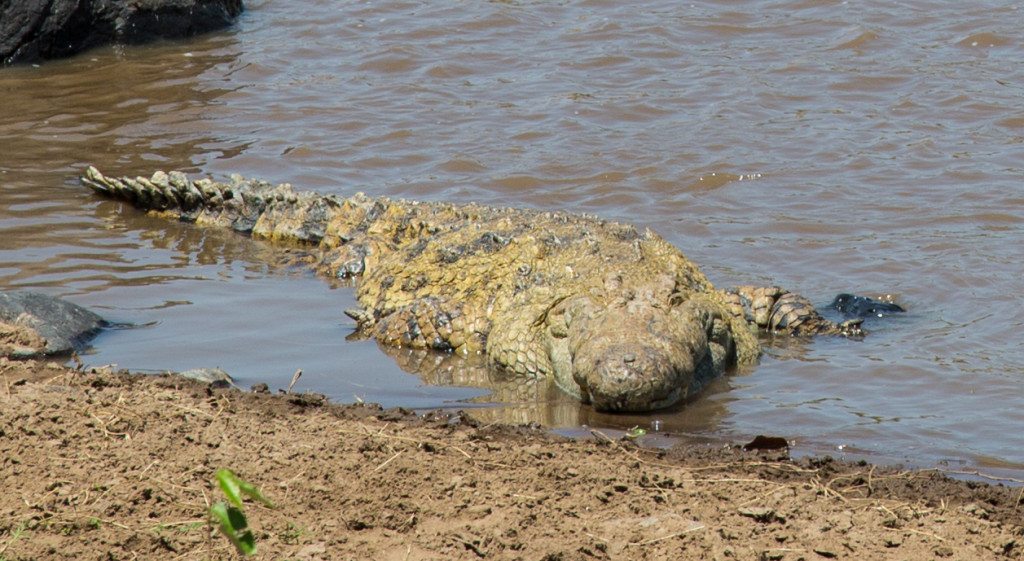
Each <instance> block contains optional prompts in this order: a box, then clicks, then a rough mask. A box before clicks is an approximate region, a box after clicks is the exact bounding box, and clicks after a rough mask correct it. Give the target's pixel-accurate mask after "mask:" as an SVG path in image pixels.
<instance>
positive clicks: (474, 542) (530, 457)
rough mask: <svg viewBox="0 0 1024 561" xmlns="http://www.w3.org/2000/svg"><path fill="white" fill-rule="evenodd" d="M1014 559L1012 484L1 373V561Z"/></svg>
mask: <svg viewBox="0 0 1024 561" xmlns="http://www.w3.org/2000/svg"><path fill="white" fill-rule="evenodd" d="M222 467H224V468H229V469H231V470H234V471H235V472H236V473H237V474H239V475H240V476H241V477H242V478H244V479H246V480H248V481H250V482H252V483H254V484H255V485H257V486H259V487H260V488H262V490H263V492H264V493H265V494H266V495H267V496H268V497H269V498H270V499H271V500H272V501H274V502H275V503H276V508H274V509H269V508H266V507H263V506H260V505H258V504H255V503H252V504H248V505H247V506H246V509H247V514H248V516H249V522H250V524H251V526H252V527H253V528H254V529H255V532H256V539H257V544H258V547H259V550H258V552H257V555H256V556H255V557H254V558H256V559H391V560H419V559H524V560H536V561H540V560H577V559H578V560H590V559H719V560H726V559H750V560H767V559H773V560H782V559H789V560H798V559H805V560H821V559H910V560H912V559H963V560H974V559H1020V558H1021V557H1022V553H1021V551H1022V550H1024V534H1022V526H1021V520H1022V518H1021V513H1022V511H1021V509H1022V508H1024V505H1022V490H1021V489H1020V488H1014V487H1004V486H1001V485H988V484H982V483H976V482H965V481H956V480H951V479H948V478H946V477H944V476H942V475H941V474H938V473H935V472H930V471H899V470H894V469H888V468H885V469H883V468H880V467H876V466H871V465H859V464H844V463H841V462H837V461H832V460H830V459H827V458H817V459H804V460H801V461H791V460H789V459H787V458H786V457H785V454H784V453H778V452H775V453H768V452H761V453H757V452H743V451H742V450H740V449H738V448H735V447H732V448H718V447H715V448H708V447H706V446H704V447H678V448H676V449H672V450H652V449H646V448H643V447H640V446H637V445H635V444H634V443H633V442H631V441H628V440H616V439H612V438H608V437H606V436H605V435H603V434H602V433H595V436H594V438H593V439H590V440H578V441H573V440H567V439H564V438H561V437H558V436H553V435H551V434H548V433H547V432H545V431H543V430H541V429H537V428H530V427H512V426H498V425H483V424H481V423H479V422H477V421H474V420H473V419H472V418H471V417H467V416H463V415H447V414H433V415H429V414H428V415H426V416H423V415H415V414H412V413H409V412H406V411H402V410H381V409H380V408H378V407H375V406H370V405H349V406H342V405H332V404H329V403H326V402H325V401H324V400H323V399H321V398H320V397H318V396H315V395H290V396H288V395H269V394H256V393H250V392H243V391H238V390H232V389H209V388H207V387H205V386H202V385H200V384H196V383H192V382H189V381H187V380H182V379H180V378H177V377H170V376H134V375H127V374H123V373H115V372H109V371H100V372H79V371H75V370H71V369H67V368H65V367H63V366H61V365H59V364H56V363H52V362H50V363H46V362H34V361H9V360H7V359H0V487H2V489H3V490H4V492H3V493H0V559H4V560H9V561H14V560H27V559H105V560H121V559H231V558H237V554H236V553H235V552H234V549H233V547H232V546H231V545H230V544H229V543H228V541H227V540H226V539H224V538H223V537H222V536H221V535H219V534H218V533H216V532H215V531H212V530H211V527H210V526H209V525H208V523H207V518H206V512H207V509H208V506H209V504H211V502H214V501H217V500H220V499H221V497H220V491H219V490H218V489H217V488H215V487H214V485H213V483H212V477H213V473H214V471H215V470H217V469H218V468H222Z"/></svg>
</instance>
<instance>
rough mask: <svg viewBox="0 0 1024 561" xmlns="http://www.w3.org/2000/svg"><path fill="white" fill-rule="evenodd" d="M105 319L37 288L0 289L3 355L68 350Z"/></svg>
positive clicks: (89, 336) (0, 349) (30, 355)
mask: <svg viewBox="0 0 1024 561" xmlns="http://www.w3.org/2000/svg"><path fill="white" fill-rule="evenodd" d="M104 325H106V323H105V322H104V321H103V318H101V317H100V316H98V315H96V314H94V313H93V312H90V311H89V310H86V309H85V308H83V307H81V306H78V305H76V304H72V303H71V302H68V301H66V300H61V299H60V298H56V297H54V296H48V295H46V294H40V293H38V292H21V291H18V292H0V355H3V356H8V357H10V358H35V357H40V356H44V355H59V354H68V353H70V352H71V351H73V350H75V349H78V348H80V347H81V346H83V345H84V344H85V343H87V342H88V341H89V339H92V337H93V336H94V335H96V333H98V332H99V330H100V329H102V328H103V326H104Z"/></svg>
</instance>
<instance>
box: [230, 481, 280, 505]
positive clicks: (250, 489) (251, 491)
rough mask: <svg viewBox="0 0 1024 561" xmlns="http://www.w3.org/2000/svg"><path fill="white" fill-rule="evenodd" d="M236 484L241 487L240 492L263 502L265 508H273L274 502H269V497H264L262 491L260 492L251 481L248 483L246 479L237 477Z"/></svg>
mask: <svg viewBox="0 0 1024 561" xmlns="http://www.w3.org/2000/svg"><path fill="white" fill-rule="evenodd" d="M238 486H239V487H240V488H241V489H242V492H243V493H245V495H246V496H247V497H249V498H250V499H252V500H254V501H259V502H260V503H263V506H265V507H267V508H274V503H272V502H270V499H268V498H266V497H264V496H263V493H261V492H260V490H259V489H257V488H256V486H255V485H253V484H252V483H249V482H248V481H245V480H243V479H239V480H238Z"/></svg>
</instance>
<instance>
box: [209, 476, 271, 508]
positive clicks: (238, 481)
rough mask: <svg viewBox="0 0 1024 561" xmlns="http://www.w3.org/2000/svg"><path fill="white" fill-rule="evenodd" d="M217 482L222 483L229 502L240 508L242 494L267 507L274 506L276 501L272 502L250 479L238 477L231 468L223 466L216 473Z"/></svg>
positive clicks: (221, 486)
mask: <svg viewBox="0 0 1024 561" xmlns="http://www.w3.org/2000/svg"><path fill="white" fill-rule="evenodd" d="M216 478H217V483H218V484H219V485H220V488H221V490H222V491H224V496H225V497H227V499H228V502H230V503H231V504H233V505H235V506H236V507H238V508H242V495H243V494H244V495H245V496H247V497H249V498H250V499H253V500H255V501H259V502H260V503H262V504H263V505H265V506H266V507H267V508H274V503H272V502H270V499H268V498H266V497H264V496H263V493H261V492H260V490H259V489H258V488H257V487H256V486H255V485H253V484H252V483H249V482H248V481H246V480H244V479H242V478H241V477H238V476H237V475H235V474H234V472H232V471H231V470H229V469H225V468H221V469H218V470H217V473H216Z"/></svg>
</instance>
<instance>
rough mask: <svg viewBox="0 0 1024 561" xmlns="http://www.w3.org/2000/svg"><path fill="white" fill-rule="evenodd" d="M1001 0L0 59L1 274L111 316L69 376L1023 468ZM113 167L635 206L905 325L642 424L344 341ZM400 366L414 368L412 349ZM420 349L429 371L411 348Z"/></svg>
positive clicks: (612, 19)
mask: <svg viewBox="0 0 1024 561" xmlns="http://www.w3.org/2000/svg"><path fill="white" fill-rule="evenodd" d="M1021 23H1022V18H1021V8H1020V7H1019V6H1017V5H1006V4H1005V3H996V2H988V1H983V2H976V3H972V4H970V5H969V6H968V5H962V4H951V3H950V4H946V5H942V4H939V5H936V4H935V3H924V2H903V3H889V2H862V3H846V2H802V1H800V2H798V1H777V2H739V3H737V2H729V3H713V2H701V3H687V4H679V3H676V2H647V3H644V6H643V7H642V8H637V7H636V6H618V5H613V4H612V3H604V2H561V3H530V2H525V3H517V2H491V3H487V2H479V3H460V4H457V5H449V4H443V5H433V4H429V3H423V4H421V3H413V2H387V1H385V2H363V3H333V2H313V1H296V2H289V3H287V4H283V3H279V2H277V3H275V2H269V1H254V2H250V3H249V9H248V11H247V12H246V13H245V14H244V16H243V17H242V18H241V19H240V20H239V22H238V23H237V25H236V26H234V27H233V28H232V29H230V30H227V31H225V32H222V33H218V34H214V35H210V36H206V37H203V38H200V39H196V40H193V41H188V42H173V43H161V44H158V45H150V46H143V47H108V48H102V49H98V50H95V51H91V52H89V53H87V54H85V55H82V56H79V57H76V58H73V59H70V60H66V61H56V62H51V63H47V64H45V65H42V66H40V67H32V66H28V67H18V68H7V69H4V70H2V71H0V99H2V100H3V104H2V105H0V185H2V191H0V288H4V289H9V288H32V289H38V290H43V291H45V292H48V293H51V294H56V295H61V296H66V297H68V298H69V299H71V300H73V301H75V302H77V303H79V304H82V305H85V306H89V307H91V308H94V309H96V310H98V311H99V312H100V313H102V314H104V315H105V316H107V317H108V318H110V319H113V320H115V321H125V322H136V323H139V324H150V323H151V324H152V325H151V326H150V327H147V328H143V329H135V330H126V331H112V332H108V333H106V334H104V335H103V336H101V337H100V338H99V339H98V340H97V341H96V344H95V347H94V349H93V350H92V351H91V354H90V355H88V356H87V357H86V359H87V360H88V361H89V362H90V363H93V364H103V363H111V362H112V363H117V364H119V365H121V366H123V367H129V368H134V369H144V370H153V371H159V370H162V369H184V368H192V367H199V366H221V367H223V368H226V369H228V370H229V371H230V372H232V373H233V374H234V375H235V376H236V377H237V378H238V379H239V383H240V384H241V385H243V386H247V385H249V384H251V383H255V382H258V381H266V382H268V383H270V384H271V385H272V386H274V387H282V386H284V385H286V384H287V381H288V380H289V379H290V378H291V375H292V373H293V372H294V370H295V369H296V368H302V369H303V372H304V374H303V378H302V380H301V382H300V384H299V388H300V389H308V390H315V391H321V392H325V393H328V394H330V395H332V396H333V397H336V398H337V399H339V400H344V401H350V400H352V399H355V398H360V399H366V400H372V401H379V402H382V403H384V404H386V405H404V406H410V407H423V408H429V407H437V406H445V407H463V406H464V407H474V408H477V409H478V410H479V412H480V414H481V415H483V416H489V417H493V418H499V419H505V420H514V421H540V422H544V423H546V424H549V425H551V426H556V427H563V428H567V430H572V427H576V426H578V425H579V424H580V423H587V424H590V425H594V426H601V427H620V428H624V427H629V426H632V425H634V424H641V425H649V424H650V423H651V422H652V421H653V420H657V421H658V422H659V423H660V425H659V426H660V427H661V430H668V431H672V432H676V433H683V434H689V435H694V436H697V437H702V438H712V439H718V438H723V439H744V438H747V437H749V436H751V435H753V434H756V433H759V432H764V431H770V432H772V433H776V434H781V435H785V436H787V437H789V438H792V439H795V440H796V442H797V444H798V449H799V450H802V451H809V452H819V453H820V452H827V453H833V454H849V455H851V456H858V457H859V456H866V457H868V458H871V459H875V460H877V461H886V462H907V463H912V464H915V465H937V466H944V467H947V468H949V469H958V470H959V469H963V470H981V471H985V472H988V473H993V472H999V473H1003V474H1011V475H1015V476H1017V477H1021V476H1024V437H1022V436H1021V434H1022V431H1021V427H1022V424H1024V413H1022V411H1024V395H1022V392H1021V389H1020V388H1021V387H1022V382H1024V366H1022V365H1024V350H1022V345H1021V344H1020V343H1021V336H1020V333H1021V328H1022V326H1024V305H1022V303H1021V297H1020V294H1021V293H1024V280H1022V278H1021V268H1020V265H1019V263H1020V261H1021V252H1020V249H1019V248H1020V247H1021V246H1022V238H1024V235H1022V225H1024V211H1022V206H1024V194H1022V187H1021V186H1022V179H1024V173H1022V171H1024V164H1022V162H1024V105H1022V103H1021V100H1022V99H1024V67H1022V66H1021V65H1020V64H1019V61H1020V60H1021V57H1022V55H1024V49H1022V43H1021V40H1020V34H1019V29H1020V25H1021ZM87 163H92V164H95V165H96V166H97V167H99V168H100V169H101V170H103V171H104V172H106V173H114V174H131V175H138V174H146V175H148V174H149V173H150V172H151V171H152V170H153V169H158V168H159V169H182V170H186V171H189V172H195V173H203V174H212V175H215V176H223V175H225V174H228V173H235V172H237V173H242V174H244V175H249V176H260V177H263V178H266V179H268V180H272V181H287V182H291V183H292V184H294V185H296V186H297V187H301V188H307V189H316V190H319V191H323V192H330V193H337V194H341V195H345V194H351V193H354V192H356V191H364V192H366V193H368V194H371V195H388V196H392V197H406V198H416V199H427V200H445V201H455V202H459V201H476V202H481V203H485V204H492V205H511V206H518V207H533V208H545V209H563V210H572V211H585V212H591V213H596V214H599V215H601V216H603V217H607V218H612V219H618V220H624V221H629V222H633V223H635V224H637V225H639V226H641V227H650V228H652V229H654V230H655V231H657V232H658V233H660V234H661V235H662V236H664V237H665V238H667V239H668V240H669V241H671V242H672V243H674V244H676V245H677V246H679V247H680V248H681V249H682V250H683V251H684V252H685V253H686V254H687V255H688V256H689V257H690V258H692V259H694V260H695V261H698V262H699V263H701V264H702V266H703V267H704V269H705V271H706V272H707V273H708V275H709V276H710V277H711V278H712V280H713V281H714V282H715V283H716V284H719V285H723V286H728V285H731V284H738V283H752V284H753V283H761V284H779V285H782V286H785V287H787V288H789V289H791V290H794V291H797V292H800V293H802V294H805V295H808V296H809V297H811V298H812V299H814V300H816V301H818V302H821V303H825V302H827V301H829V300H830V299H831V297H832V296H833V295H834V294H836V293H838V292H844V291H857V292H862V293H868V294H872V293H891V294H895V295H896V297H897V298H898V300H899V301H900V302H901V303H903V304H904V305H906V306H907V307H908V308H909V309H910V312H909V313H908V314H907V315H906V316H904V317H900V318H895V319H893V320H889V321H886V322H875V323H874V324H872V325H871V326H870V327H871V330H872V333H871V335H870V337H868V338H867V339H865V340H864V341H862V342H852V341H846V340H840V339H819V340H817V341H814V342H812V343H810V344H791V345H782V346H777V347H774V348H772V349H770V350H769V352H768V353H767V355H766V356H765V357H764V358H763V360H762V361H761V364H760V365H759V366H758V368H756V369H754V370H752V371H750V372H743V373H738V374H737V375H735V376H732V377H729V378H727V379H724V380H721V381H719V382H718V383H716V384H715V385H714V386H713V387H712V388H709V391H708V392H706V393H705V394H704V395H703V396H702V397H701V398H700V399H698V400H697V401H695V402H693V403H690V404H688V405H687V406H685V407H683V408H680V409H679V410H678V411H674V412H665V413H659V414H657V415H654V416H638V417H628V416H627V417H613V416H603V415H594V414H592V413H591V412H590V411H589V410H587V409H586V408H581V407H579V406H576V405H574V404H572V403H571V402H568V401H566V400H564V399H561V398H559V397H558V396H557V395H549V394H547V393H543V392H542V394H541V395H539V396H537V395H535V396H533V400H526V399H525V398H524V399H523V400H522V401H521V402H518V403H514V404H510V405H506V406H503V407H497V408H483V407H482V405H481V401H484V402H485V401H487V400H488V398H487V397H486V395H487V391H486V390H483V389H479V388H476V389H474V388H466V387H461V386H458V385H435V384H434V383H427V382H439V383H442V384H444V383H447V384H462V383H466V380H464V379H456V378H452V377H451V376H449V377H447V378H446V377H445V375H443V374H439V373H443V372H445V370H444V368H443V365H442V366H436V365H435V366H434V367H431V368H432V369H431V373H429V374H425V375H424V376H423V377H422V378H421V377H418V376H415V375H412V374H409V373H407V372H405V371H404V370H403V369H402V366H405V367H407V368H409V367H410V365H411V364H413V363H414V361H413V360H406V359H402V358H401V357H398V360H396V359H395V358H393V357H391V356H389V355H387V354H385V353H383V352H381V350H380V349H378V348H377V347H376V345H375V344H373V343H372V342H367V341H356V342H351V341H349V342H347V341H345V336H346V335H347V334H348V333H349V332H350V330H351V328H352V324H351V322H350V321H349V320H348V319H347V318H346V317H345V316H344V315H343V314H342V313H341V311H342V310H343V309H344V308H345V307H347V306H351V305H352V293H351V290H350V289H348V288H346V287H343V286H330V285H329V284H328V283H327V282H324V281H322V280H320V279H317V278H314V277H312V276H311V275H309V274H308V273H307V272H304V271H302V270H301V269H297V268H289V267H281V266H277V265H275V263H277V262H278V259H277V258H278V257H279V253H278V252H277V250H274V249H270V248H267V247H265V246H263V245H262V244H260V243H256V242H252V241H250V240H247V239H244V238H241V237H239V236H236V235H234V234H231V233H225V232H214V231H206V230H201V229H196V228H193V227H191V226H188V225H183V224H173V223H170V224H169V223H165V222H161V221H159V220H154V219H151V218H148V217H145V216H140V215H139V214H138V213H136V212H134V211H132V210H131V209H127V208H124V207H123V206H122V205H120V204H118V203H114V202H110V201H104V200H98V199H96V198H94V197H92V196H91V195H90V194H89V193H88V192H86V190H84V189H82V188H81V187H80V186H79V185H78V184H77V181H76V180H75V176H76V175H77V174H78V173H79V172H80V171H81V169H82V168H83V166H84V165H86V164H87ZM417 360H421V359H417ZM416 364H421V365H422V364H423V363H422V362H416Z"/></svg>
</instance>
